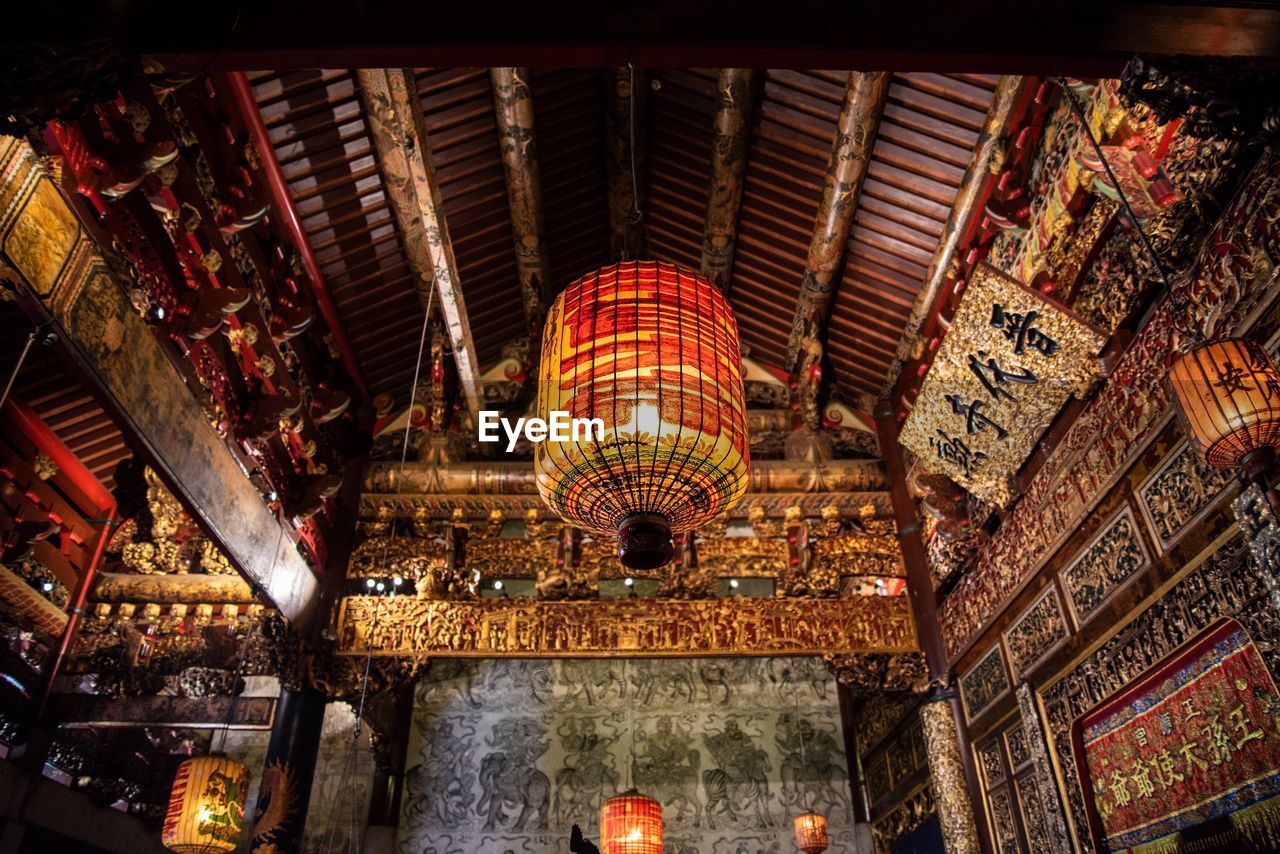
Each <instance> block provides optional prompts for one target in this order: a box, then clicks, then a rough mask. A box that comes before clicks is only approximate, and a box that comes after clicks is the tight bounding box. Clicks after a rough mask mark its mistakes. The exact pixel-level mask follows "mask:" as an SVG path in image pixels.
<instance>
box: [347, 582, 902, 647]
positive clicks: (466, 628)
mask: <svg viewBox="0 0 1280 854" xmlns="http://www.w3.org/2000/svg"><path fill="white" fill-rule="evenodd" d="M917 650H918V645H917V640H916V631H915V623H914V621H913V619H912V616H911V610H910V604H909V603H908V602H907V598H906V597H905V596H894V597H889V596H858V597H852V598H841V599H808V600H804V599H782V598H769V599H749V598H736V597H735V598H733V599H711V600H697V601H690V600H661V601H659V600H653V599H609V600H600V601H590V602H584V601H555V602H548V601H539V600H532V599H530V600H517V599H481V600H474V601H455V602H447V601H427V600H423V599H416V598H411V597H407V596H399V597H376V596H348V597H346V598H344V599H343V600H342V604H341V608H340V611H339V617H338V645H337V652H338V653H339V654H340V655H363V654H365V653H366V652H370V651H372V653H373V654H374V655H376V656H407V657H414V656H423V655H442V654H443V655H453V656H480V657H504V656H530V655H535V656H549V657H573V656H615V655H631V656H680V655H752V656H756V655H824V654H828V653H830V654H848V653H863V652H915V651H917Z"/></svg>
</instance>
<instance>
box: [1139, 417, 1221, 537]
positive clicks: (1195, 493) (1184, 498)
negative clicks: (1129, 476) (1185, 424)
mask: <svg viewBox="0 0 1280 854" xmlns="http://www.w3.org/2000/svg"><path fill="white" fill-rule="evenodd" d="M1232 480H1233V477H1232V474H1231V472H1229V471H1225V470H1223V469H1213V468H1209V467H1208V466H1206V465H1205V464H1204V463H1203V462H1201V460H1200V457H1199V455H1198V454H1196V452H1195V449H1194V448H1192V447H1191V443H1190V442H1182V443H1181V444H1180V445H1178V446H1177V447H1176V448H1174V449H1173V452H1172V453H1170V454H1169V456H1168V457H1166V458H1165V460H1164V462H1162V463H1161V464H1160V467H1159V468H1157V469H1156V470H1155V471H1153V472H1152V473H1151V474H1150V475H1148V477H1147V479H1146V480H1144V481H1143V482H1142V484H1141V485H1140V486H1139V487H1138V497H1139V502H1140V506H1141V507H1142V515H1143V516H1145V517H1146V520H1147V522H1148V524H1150V526H1151V530H1152V531H1153V532H1154V533H1155V538H1156V543H1157V545H1158V546H1159V548H1160V550H1161V551H1162V552H1163V551H1165V550H1166V549H1168V548H1169V546H1171V545H1173V544H1174V543H1175V542H1176V541H1177V540H1178V538H1179V537H1180V536H1181V535H1182V533H1183V532H1184V531H1187V530H1189V529H1190V528H1191V526H1193V525H1194V524H1195V523H1196V522H1198V521H1200V519H1201V518H1203V516H1204V514H1205V513H1207V512H1208V511H1209V509H1210V508H1212V507H1213V506H1214V505H1215V504H1216V503H1217V499H1218V498H1219V497H1220V496H1222V495H1223V494H1224V493H1225V492H1226V491H1228V487H1229V486H1230V485H1231V482H1232Z"/></svg>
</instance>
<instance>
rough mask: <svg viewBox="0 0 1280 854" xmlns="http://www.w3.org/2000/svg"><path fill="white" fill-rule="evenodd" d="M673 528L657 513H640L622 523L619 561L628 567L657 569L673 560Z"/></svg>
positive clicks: (619, 538) (619, 526)
mask: <svg viewBox="0 0 1280 854" xmlns="http://www.w3.org/2000/svg"><path fill="white" fill-rule="evenodd" d="M672 554H674V549H673V548H672V545H671V527H670V526H669V525H668V524H667V520H666V519H664V518H662V517H661V516H659V515H657V514H654V513H636V514H635V515H634V516H628V517H627V518H625V519H623V520H622V524H620V525H618V560H620V561H622V565H623V566H625V567H626V568H627V569H657V568H658V567H660V566H666V565H667V564H668V563H670V562H671V556H672Z"/></svg>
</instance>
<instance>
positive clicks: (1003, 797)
mask: <svg viewBox="0 0 1280 854" xmlns="http://www.w3.org/2000/svg"><path fill="white" fill-rule="evenodd" d="M990 804H991V831H992V835H993V836H994V837H995V839H994V840H993V841H994V842H995V845H996V851H997V852H999V854H1017V852H1018V826H1017V825H1016V824H1015V823H1014V818H1013V797H1012V795H1011V794H1010V792H1009V789H1008V788H1004V789H1000V790H999V791H997V792H995V793H994V794H992V795H991V799H990Z"/></svg>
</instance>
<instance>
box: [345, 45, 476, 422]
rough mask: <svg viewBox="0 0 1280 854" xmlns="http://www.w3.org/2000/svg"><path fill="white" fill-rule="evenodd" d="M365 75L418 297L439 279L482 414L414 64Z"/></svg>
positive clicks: (443, 307) (470, 393)
mask: <svg viewBox="0 0 1280 854" xmlns="http://www.w3.org/2000/svg"><path fill="white" fill-rule="evenodd" d="M359 80H360V91H361V93H362V94H363V96H364V102H365V108H366V111H367V113H368V116H369V125H370V128H371V130H372V132H373V141H374V146H375V147H376V148H377V151H378V162H379V165H380V167H381V169H382V173H383V177H384V178H385V181H384V186H385V188H386V192H387V197H388V198H389V199H390V200H391V207H392V209H393V210H394V211H395V216H396V220H397V222H398V223H399V226H400V231H401V235H402V238H403V240H404V245H405V252H406V255H407V256H408V260H409V266H410V268H411V269H412V270H413V272H414V274H415V275H416V276H417V292H418V297H419V299H420V300H421V301H422V305H423V307H424V309H425V308H426V306H427V305H428V303H429V294H430V289H431V287H432V285H433V284H434V286H435V290H436V297H437V299H438V300H439V303H440V312H441V315H442V316H443V318H444V323H445V327H446V328H447V330H448V333H449V339H450V341H451V342H452V345H453V360H454V365H455V366H456V368H457V371H458V379H459V381H460V383H461V386H462V394H463V397H465V398H466V401H467V408H468V410H469V411H470V413H471V416H472V418H473V419H474V418H476V413H477V412H478V411H479V408H480V400H479V379H478V378H479V365H478V364H477V359H476V350H475V344H474V343H473V341H472V337H471V324H470V321H468V319H467V307H466V303H465V301H464V300H463V296H462V289H461V283H460V282H459V281H458V264H457V261H456V260H455V259H454V257H453V243H452V242H451V241H450V239H449V227H448V224H447V223H446V221H445V214H444V202H443V198H442V195H441V192H440V184H439V182H438V181H437V180H436V172H435V166H434V164H433V163H432V160H431V147H430V141H429V140H428V138H427V129H426V122H425V121H424V119H423V115H422V103H421V101H419V99H418V91H417V86H416V85H415V84H414V78H413V72H412V71H409V70H407V69H403V68H390V69H361V70H360V72H359Z"/></svg>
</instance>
